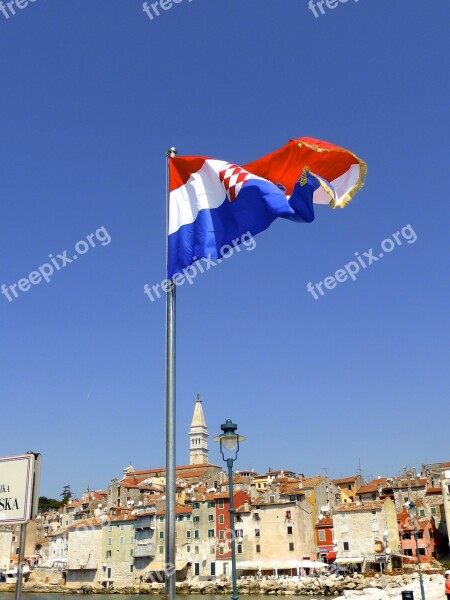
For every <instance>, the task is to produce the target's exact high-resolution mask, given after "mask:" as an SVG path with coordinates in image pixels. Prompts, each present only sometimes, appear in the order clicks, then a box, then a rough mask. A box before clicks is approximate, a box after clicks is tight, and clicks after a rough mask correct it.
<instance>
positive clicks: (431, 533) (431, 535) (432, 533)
mask: <svg viewBox="0 0 450 600" xmlns="http://www.w3.org/2000/svg"><path fill="white" fill-rule="evenodd" d="M429 536H430V540H432V539H433V538H434V531H433V530H432V529H430V531H429Z"/></svg>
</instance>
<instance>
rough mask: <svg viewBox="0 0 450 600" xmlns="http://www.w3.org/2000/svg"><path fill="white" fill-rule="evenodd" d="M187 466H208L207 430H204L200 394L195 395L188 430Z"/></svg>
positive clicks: (204, 422) (204, 424) (204, 423)
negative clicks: (192, 413)
mask: <svg viewBox="0 0 450 600" xmlns="http://www.w3.org/2000/svg"><path fill="white" fill-rule="evenodd" d="M189 464H191V465H206V464H208V430H207V429H206V421H205V415H204V413H203V407H202V400H201V398H200V394H197V399H196V401H195V407H194V415H193V417H192V423H191V427H190V429H189Z"/></svg>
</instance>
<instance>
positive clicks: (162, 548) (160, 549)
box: [158, 546, 164, 554]
mask: <svg viewBox="0 0 450 600" xmlns="http://www.w3.org/2000/svg"><path fill="white" fill-rule="evenodd" d="M158 551H159V553H160V554H164V546H160V547H159V550H158Z"/></svg>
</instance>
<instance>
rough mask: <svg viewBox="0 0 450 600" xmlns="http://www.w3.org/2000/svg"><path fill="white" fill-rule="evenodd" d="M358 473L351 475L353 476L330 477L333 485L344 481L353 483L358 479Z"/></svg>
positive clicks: (341, 483) (342, 483)
mask: <svg viewBox="0 0 450 600" xmlns="http://www.w3.org/2000/svg"><path fill="white" fill-rule="evenodd" d="M358 477H359V475H353V477H344V478H343V479H332V480H331V483H334V485H344V484H346V483H354V482H355V481H356V480H357V479H358Z"/></svg>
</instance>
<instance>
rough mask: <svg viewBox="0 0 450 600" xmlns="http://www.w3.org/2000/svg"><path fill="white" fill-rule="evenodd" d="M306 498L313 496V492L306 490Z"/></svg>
mask: <svg viewBox="0 0 450 600" xmlns="http://www.w3.org/2000/svg"><path fill="white" fill-rule="evenodd" d="M305 496H306V497H307V498H309V497H310V496H311V490H306V492H305Z"/></svg>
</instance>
